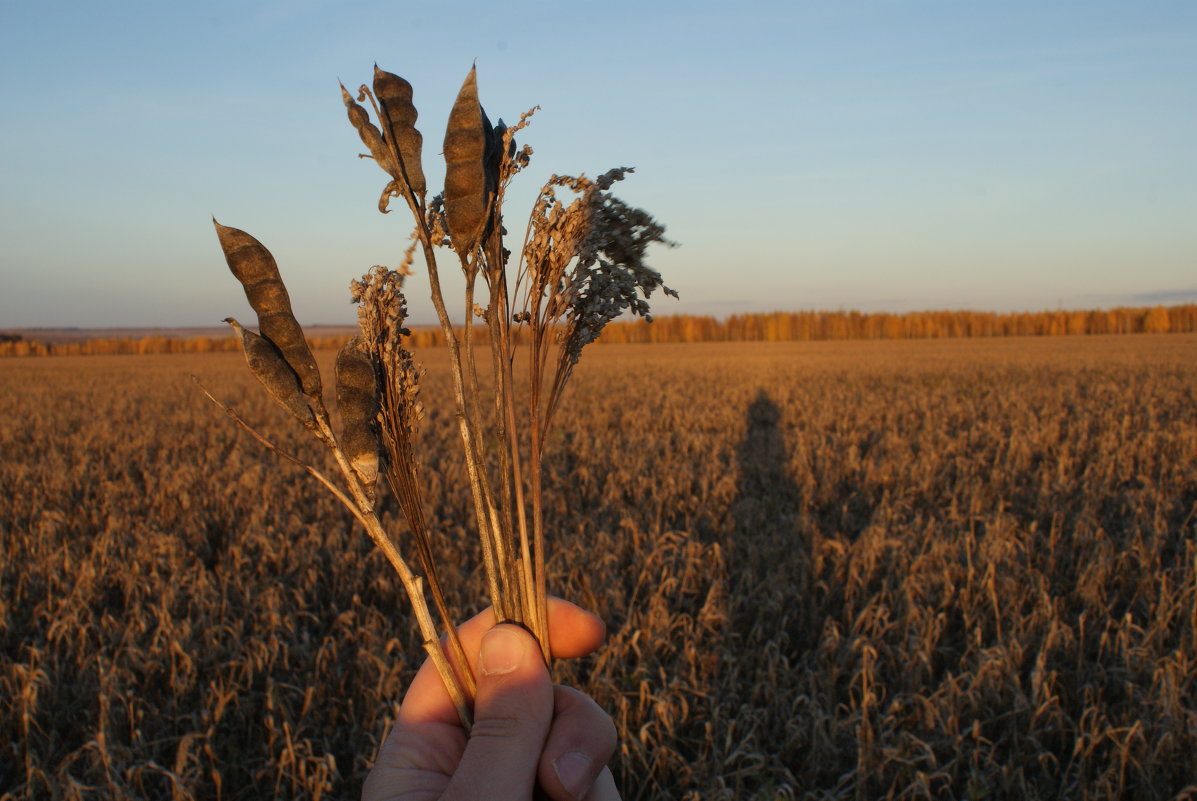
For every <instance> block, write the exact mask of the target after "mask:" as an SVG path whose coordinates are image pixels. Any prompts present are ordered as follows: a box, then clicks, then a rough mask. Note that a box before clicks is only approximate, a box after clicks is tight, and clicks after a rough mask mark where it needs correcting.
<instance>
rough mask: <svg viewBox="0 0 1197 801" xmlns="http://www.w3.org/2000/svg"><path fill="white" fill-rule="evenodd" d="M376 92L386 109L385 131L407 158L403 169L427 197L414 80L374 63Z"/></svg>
mask: <svg viewBox="0 0 1197 801" xmlns="http://www.w3.org/2000/svg"><path fill="white" fill-rule="evenodd" d="M374 96H375V97H377V98H378V106H379V108H380V109H381V111H382V118H381V119H380V120H379V123H380V124H381V126H382V132H383V134H384V135H385V136H386V137H387V138H388V139H390V141H392V142H394V143H395V148H396V149H397V150H398V151H399V156H400V157H401V158H402V159H403V170H404V172H406V173H407V182H408V185H409V186H410V187H411V191H412V193H413V194H415V195H418V196H420V197H423V196H424V195H425V194H427V192H428V186H427V184H426V183H425V181H424V167H423V165H422V164H421V163H420V153H421V151H422V150H423V149H424V137H423V135H421V134H420V132H419V131H417V130H416V117H418V116H419V113H418V112H417V111H416V107H415V106H414V105H413V104H412V102H411V98H412V88H411V84H410V83H408V82H407V81H405V80H403V79H402V78H400V77H399V76H398V75H395V74H393V73H390V72H385V71H384V70H380V69H379V68H378V65H377V64H375V65H374Z"/></svg>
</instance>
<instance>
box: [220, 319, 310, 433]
mask: <svg viewBox="0 0 1197 801" xmlns="http://www.w3.org/2000/svg"><path fill="white" fill-rule="evenodd" d="M225 322H226V323H228V324H229V325H230V326H232V328H233V331H235V332H236V333H237V336H238V337H240V338H241V350H242V351H243V352H244V353H245V361H246V363H247V364H249V369H250V372H252V373H253V374H254V376H256V377H257V379H258V380H259V381H261V382H262V386H264V387H266V391H267V392H269V393H270V397H272V398H274V399H275V400H276V401H278V404H279V405H280V406H282V407H283V408H284V409H286V410H287V411H289V412H290V413H291V414H293V415H295V417H296V419H298V420H299V422H301V423H303V425H304V426H305V427H307V428H310V429H315V427H316V420H315V418H314V417H313V416H312V410H311V408H309V407H308V404H307V402H306V401H305V400H304V398H303V391H302V390H301V389H300V385H299V376H297V375H296V374H295V371H294V370H292V369H291V366H290V365H289V364H287V361H286V360H285V359H284V358H283V354H282V353H281V352H280V351H279V349H278V348H277V347H275V345H274V343H273V342H271V341H270V340H269V339H267V338H266V337H263V336H259V335H258V334H255V333H254V332H253V331H249V330H247V329H245V328H243V327H242V326H241V323H239V322H237V321H236V320H234V319H233V318H232V317H226V318H225Z"/></svg>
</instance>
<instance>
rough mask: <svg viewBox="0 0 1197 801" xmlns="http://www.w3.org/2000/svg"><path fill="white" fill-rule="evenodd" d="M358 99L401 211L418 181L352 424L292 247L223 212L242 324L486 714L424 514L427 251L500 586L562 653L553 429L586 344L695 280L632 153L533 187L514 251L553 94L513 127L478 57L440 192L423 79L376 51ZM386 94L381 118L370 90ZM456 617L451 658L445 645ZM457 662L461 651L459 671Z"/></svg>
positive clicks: (359, 352)
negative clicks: (395, 519) (554, 588)
mask: <svg viewBox="0 0 1197 801" xmlns="http://www.w3.org/2000/svg"><path fill="white" fill-rule="evenodd" d="M341 97H342V100H343V101H344V104H345V107H346V109H347V110H348V116H349V121H350V123H351V124H352V125H353V127H354V128H355V129H356V130H357V133H358V135H359V136H360V137H361V140H362V142H363V143H364V144H365V146H366V147H367V149H368V150H369V153H366V154H362V157H364V158H369V159H373V160H374V162H375V163H377V164H378V166H379V167H381V168H382V170H383V171H384V172H386V173H387V175H388V177H389V180H388V182H387V184H386V186H385V188H384V189H383V192H382V196H381V197H380V199H379V204H378V206H379V210H380V211H381V212H383V213H387V212H388V206H389V205H390V202H391V201H392V200H393V199H396V198H401V199H402V200H403V202H405V203H406V204H407V207H408V209H409V210H410V211H411V213H412V216H413V218H414V220H415V230H414V232H413V233H412V235H411V238H412V244H411V246H410V247H409V248H408V249H407V251H406V254H405V257H404V260H403V263H402V264H401V265H400V267H399V268H398V269H396V270H392V269H388V268H385V267H380V266H376V267H374V268H373V269H372V270H371V271H370V272H368V273H366V274H365V275H364V276H362V278H361V279H360V280H356V281H353V282H352V284H351V292H352V295H353V300H354V301H355V302H356V303H357V305H358V317H359V325H360V333H359V334H358V335H357V336H356V337H355V338H354V339H352V340H351V341H350V342H349V343H347V344H346V345H345V346H344V348H342V350H341V351H340V353H339V354H338V356H337V360H336V400H337V407H338V410H339V412H340V418H341V425H340V429H339V430H336V429H335V428H334V426H333V423H332V418H331V417H330V415H329V413H328V410H327V409H326V408H325V405H324V401H323V393H322V383H321V376H320V372H319V369H318V368H317V366H316V362H315V360H314V359H313V357H312V353H311V350H310V349H309V347H308V343H307V341H306V339H305V337H304V333H303V330H302V328H301V327H300V325H299V323H298V322H297V321H296V319H295V316H294V314H293V313H292V310H291V303H290V299H289V297H288V294H287V290H286V287H285V286H284V284H283V281H282V278H281V276H280V274H279V270H278V266H277V265H276V263H275V261H274V258H273V257H272V256H271V254H270V253H269V251H268V250H267V249H266V248H265V247H263V246H262V244H261V243H259V242H258V241H257V240H256V239H254V238H253V237H252V236H250V235H249V234H247V233H245V232H244V231H240V230H238V229H235V228H229V227H226V226H223V225H221V224H220V223H215V224H216V232H217V235H218V236H219V239H220V245H221V248H222V249H223V250H224V254H225V258H226V259H227V261H228V264H229V268H230V269H231V270H232V271H233V274H234V275H235V276H236V278H237V280H238V281H240V282H241V284H242V286H243V287H244V289H245V293H246V296H247V298H248V299H249V302H250V305H251V306H252V307H253V309H254V311H255V312H256V313H257V315H258V329H259V331H258V333H254V332H253V331H250V330H248V329H246V328H244V327H242V326H241V325H240V324H239V323H238V322H237V321H236V320H234V319H232V318H229V319H228V320H227V322H228V323H229V324H230V325H231V326H232V327H233V329H234V331H235V332H236V333H237V335H238V336H239V337H240V338H241V344H242V347H243V350H244V352H245V357H246V361H247V362H248V364H249V367H250V370H251V371H252V372H253V374H254V375H255V376H256V377H257V378H258V379H259V381H261V383H262V385H263V386H264V387H265V388H266V390H267V391H268V392H269V394H270V395H271V397H272V398H274V400H275V401H277V402H278V403H279V405H281V406H282V407H283V408H285V409H286V410H287V411H288V412H289V413H290V414H291V415H293V416H294V417H295V418H296V419H297V420H298V421H299V423H300V424H301V425H302V426H303V427H304V428H306V429H307V430H308V431H310V432H311V434H312V435H313V436H315V437H316V438H317V439H318V440H319V441H320V442H322V443H323V444H324V445H325V446H327V448H328V450H329V451H330V452H331V454H332V456H333V458H334V460H335V462H336V465H337V468H338V472H339V474H340V475H339V479H340V480H339V481H337V480H334V479H333V478H330V477H329V476H327V475H325V474H324V473H323V472H321V471H320V470H318V469H317V468H316V467H314V466H313V465H311V464H309V463H307V462H304V461H302V460H300V459H298V458H296V457H294V456H290V455H288V454H283V455H284V456H285V457H286V458H288V459H290V460H291V461H293V462H295V463H296V464H299V465H300V466H301V467H303V468H304V469H305V470H306V471H307V472H309V473H310V474H312V475H313V476H314V477H315V478H316V479H318V480H319V481H320V482H321V483H322V484H324V486H325V487H327V488H328V490H329V491H330V492H332V493H333V494H334V495H335V496H336V498H337V499H338V500H339V501H340V502H341V503H342V504H344V505H345V507H346V508H348V509H349V511H350V512H352V514H353V515H354V517H355V518H356V519H357V520H358V521H359V522H360V523H361V524H362V526H363V527H364V528H365V529H366V532H367V533H368V534H369V535H370V537H371V538H372V539H373V540H374V542H375V543H376V544H377V545H378V547H379V548H380V549H382V552H383V553H384V554H385V556H386V557H387V559H388V560H389V561H390V563H391V565H392V566H393V567H394V569H395V570H396V572H397V573H398V575H399V577H400V579H401V580H402V582H403V585H404V587H405V589H406V591H407V594H408V596H409V598H410V600H411V604H412V607H413V609H414V612H415V615H416V618H417V620H418V623H419V627H420V632H421V635H422V637H423V646H424V649H425V650H426V651H427V653H428V654H429V656H430V657H431V658H432V660H433V662H434V663H435V665H436V667H437V669H438V671H439V672H440V674H441V677H442V679H443V680H444V682H445V685H446V687H447V688H448V690H449V692H450V695H451V696H452V697H453V700H454V703H455V704H456V706H457V709H458V713H459V715H460V716H461V719H462V723H463V725H465V726H466V728H467V729H468V728H469V724H470V701H471V697H472V693H473V690H474V688H473V686H472V675H471V672H470V670H469V669H468V663H467V662H466V658H465V654H464V653H463V652H462V647H461V643H460V642H459V641H458V640H457V637H456V633H455V628H454V618H453V615H452V613H451V611H450V610H449V609H448V607H447V604H446V602H445V598H444V592H443V591H442V588H441V583H440V580H439V579H438V576H437V555H436V550H435V543H434V532H432V531H430V530H429V525H428V522H427V519H426V517H425V514H424V498H423V497H422V489H421V488H422V486H423V481H422V480H421V476H420V470H421V467H420V459H419V444H418V436H417V434H418V425H419V422H420V418H421V416H422V408H421V405H420V402H419V399H418V395H419V386H418V379H419V369H418V368H417V367H416V365H415V363H414V362H413V358H412V354H411V353H410V351H409V350H408V348H407V347H406V346H405V338H406V336H407V335H408V331H407V330H406V329H405V328H404V322H405V318H406V315H407V301H406V298H405V297H404V294H403V279H404V276H405V275H408V274H410V267H411V264H412V262H413V260H414V254H415V252H416V250H417V249H419V251H420V253H421V254H422V256H423V260H424V264H425V267H426V269H427V271H428V278H429V283H430V285H431V294H432V304H433V306H434V308H435V310H436V314H437V317H438V319H439V322H440V325H441V328H442V329H443V332H444V337H445V340H446V343H447V347H448V352H449V359H450V363H451V366H452V376H453V390H454V398H455V404H456V417H457V420H458V427H459V433H460V437H461V445H462V448H463V451H464V456H465V464H466V468H467V474H468V477H469V483H470V492H471V495H472V498H473V505H474V518H475V525H476V527H477V531H478V536H479V538H480V541H481V552H482V558H483V563H484V567H485V572H486V591H487V594H488V596H489V600H490V603H491V605H492V606H493V607H494V611H495V615H496V618H497V619H498V620H499V621H508V622H514V623H519V624H521V625H524V626H526V627H527V628H528V629H529V630H531V631H532V632H533V634H535V635H536V638H537V640H538V641H539V642H540V645H541V648H542V650H543V652H544V656H545V659H546V660H549V659H551V657H552V655H551V653H550V651H549V640H548V630H547V626H548V623H547V598H546V589H545V549H546V544H545V539H546V536H545V529H546V522H545V519H544V507H545V502H544V492H543V487H542V482H541V473H542V462H543V459H544V446H545V441H546V434H547V432H548V430H549V426H550V424H551V421H552V419H553V414H554V412H555V411H556V409H557V406H558V403H559V401H560V399H561V394H562V391H563V390H564V388H565V386H566V384H567V382H568V381H569V378H570V374H571V372H572V371H573V368H574V366H575V365H576V364H577V362H578V359H579V357H580V355H581V352H582V349H583V348H585V346H586V345H588V344H590V343H591V342H593V341H594V340H595V339H597V338H598V336H599V334H600V332H601V331H602V329H603V327H604V326H605V325H606V324H607V323H608V322H610V321H611V320H613V319H615V318H616V317H618V316H620V315H621V314H624V313H625V312H630V313H631V314H633V315H640V316H643V317H645V318H647V319H649V320H651V319H652V318H651V317H650V315H649V305H648V302H647V299H648V297H649V296H650V295H651V294H652V292H653V291H654V290H657V289H661V290H663V291H664V292H666V293H667V294H671V295H674V296H675V297H676V293H674V292H673V291H672V290H671V289H669V288H668V287H666V286H665V285H664V284H663V283H662V281H661V276H660V275H659V274H658V273H657V272H656V271H654V270H653V269H651V268H650V267H648V266H647V265H646V264H645V261H644V257H645V251H646V250H647V248H648V246H649V245H651V244H653V243H662V244H668V242H667V241H666V240H665V238H664V228H663V227H662V226H661V225H660V224H658V223H657V222H656V221H655V220H654V219H653V218H652V216H650V215H649V214H648V213H646V212H644V211H642V210H640V209H636V208H632V207H629V206H627V205H625V204H624V203H623V202H622V201H620V200H619V199H618V198H616V197H614V196H613V195H612V194H611V193H610V192H609V191H608V190H609V189H610V188H611V186H612V185H613V184H614V183H615V182H616V181H621V180H623V179H624V177H625V176H626V175H627V174H628V173H629V172H631V169H630V168H626V167H620V168H618V169H614V170H611V171H609V172H607V173H605V174H604V175H602V176H600V177H598V178H595V179H589V178H585V177H569V176H557V175H554V176H553V177H552V178H550V179H549V181H548V182H547V183H546V184H545V185H544V187H543V188H542V189H541V191H540V194H539V196H538V197H537V199H536V201H535V203H534V205H533V208H532V212H531V215H530V217H529V220H528V223H527V226H526V229H525V233H524V238H523V242H522V244H521V246H520V250H519V257H518V259H517V260H516V265H515V266H514V267H509V264H508V262H509V259H510V256H511V255H512V254H511V251H509V250H508V249H507V248H506V247H505V245H504V241H503V237H504V235H505V234H506V229H505V228H504V216H503V206H504V197H505V193H506V190H507V187H508V185H509V183H510V181H511V180H512V178H513V177H514V176H515V175H516V174H517V173H519V172H520V171H521V170H523V169H524V168H525V167H526V166H527V165H528V163H529V160H530V158H531V154H532V150H531V148H530V147H528V146H527V145H524V146H522V147H519V146H517V145H516V141H515V134H516V133H517V132H518V131H520V130H522V129H523V128H524V127H525V126H526V125H527V124H528V122H529V119H530V117H531V115H532V113H533V112H534V111H535V109H533V110H531V111H528V112H527V113H525V114H523V115H521V117H520V120H519V122H518V123H516V124H515V125H513V126H511V127H508V126H507V125H506V124H504V122H503V121H502V120H499V122H498V123H497V124H495V125H492V124H491V122H490V120H489V119H488V118H487V116H486V113H485V112H484V111H483V109H482V106H481V105H480V103H479V101H478V89H477V80H476V73H475V70H474V69H471V70H470V73H469V75H468V76H467V77H466V80H465V82H464V84H463V85H462V87H461V91H460V92H459V94H458V96H457V100H456V102H455V103H454V105H453V109H452V111H451V113H450V116H449V122H448V128H447V130H446V133H445V140H444V156H445V189H444V192H443V193H442V194H438V195H436V196H435V197H433V198H431V199H428V197H427V186H426V181H425V178H424V170H423V165H422V163H421V150H422V144H423V138H422V136H421V134H420V132H419V131H418V130H416V128H415V122H416V119H417V112H416V108H415V106H414V105H413V104H412V87H411V84H409V83H408V82H407V81H405V80H404V79H403V78H400V77H399V76H397V75H393V74H391V73H388V72H384V71H383V70H380V69H379V68H378V67H377V66H376V67H375V68H374V82H373V87H372V88H371V87H369V86H365V85H363V86H361V87H360V89H359V91H358V94H357V95H356V99H355V96H354V95H352V94H350V92H349V91H348V90H346V89H345V87H344V85H342V86H341ZM367 100H368V101H369V103H370V106H371V107H372V109H373V111H374V116H373V119H374V120H375V121H376V122H377V124H375V122H372V121H371V115H370V113H369V111H367V109H366V108H365V107H364V106H363V105H361V103H364V102H366V101H367ZM442 248H449V249H450V250H451V252H452V254H453V256H454V257H456V261H457V264H458V267H459V268H460V270H461V271H462V273H463V275H464V276H465V294H464V298H463V302H462V306H461V309H462V312H463V315H464V317H463V320H464V323H463V324H462V325H461V326H460V327H457V326H454V324H453V322H452V319H451V317H450V312H449V308H448V306H447V305H446V301H445V298H444V296H443V294H442V291H441V279H440V272H439V264H438V256H440V255H441V254H443V252H444V251H443V250H441V249H442ZM476 318H477V320H479V321H480V322H475V319H476ZM479 327H480V328H479ZM521 343H526V345H522V344H521ZM521 346H526V347H527V349H528V355H527V359H526V368H525V367H523V362H521V371H522V370H524V369H526V373H521V374H518V375H517V370H516V360H515V356H516V351H517V349H518V347H521ZM480 350H483V352H482V353H480V352H479V351H480ZM487 370H489V372H490V381H489V382H486V383H484V382H483V380H482V379H481V378H480V375H481V374H484V373H485V372H486V371H487ZM209 397H212V396H211V395H209ZM213 400H214V401H216V399H215V398H213ZM216 402H217V403H220V402H219V401H216ZM221 406H222V407H223V408H224V409H225V411H226V412H227V413H228V414H229V415H230V416H232V417H233V418H234V419H235V420H236V421H237V422H238V423H239V424H241V425H242V426H243V427H245V428H246V429H247V430H249V431H250V432H251V433H252V434H253V435H254V436H255V437H257V438H258V439H259V440H260V441H262V442H263V443H264V444H266V445H268V446H269V447H271V448H274V449H275V450H276V451H279V449H278V448H276V447H275V446H274V445H273V444H272V443H270V442H269V441H267V440H266V439H265V438H264V437H262V436H261V435H260V434H258V433H257V432H256V431H254V429H253V428H252V427H251V426H250V425H249V424H248V423H247V422H246V421H245V420H243V419H242V418H241V417H240V416H238V415H237V414H236V413H235V412H234V411H232V410H231V409H229V408H228V407H227V406H224V405H223V404H221ZM279 452H280V453H282V451H279ZM380 476H381V477H383V478H384V479H385V484H386V486H387V487H389V488H390V490H391V492H392V494H393V495H394V496H395V498H396V499H397V502H398V505H399V507H400V509H401V510H402V512H403V515H404V517H405V518H406V521H407V525H408V529H409V530H410V542H400V541H399V540H400V538H399V537H397V536H394V534H393V533H392V532H388V531H387V530H386V529H385V528H384V526H383V524H382V521H381V518H380V516H379V514H378V512H377V511H376V508H377V507H376V502H377V492H378V483H379V478H380ZM401 549H402V550H401ZM405 550H411V551H414V553H415V558H416V562H415V566H414V567H413V566H412V565H411V563H409V561H408V560H407V558H406V557H405V556H404V555H403V552H402V551H405ZM426 588H427V592H428V595H430V596H431V599H432V605H433V607H434V608H435V613H436V615H437V616H438V617H439V619H440V622H439V628H438V624H437V622H436V621H435V620H434V617H433V610H432V609H430V607H429V605H428V601H427V599H426V597H425V589H426ZM442 630H443V631H444V632H445V633H446V635H447V642H448V651H449V655H448V656H446V654H445V653H444V651H443V650H442V648H441V647H440V646H439V634H440V631H442ZM451 661H452V662H456V663H457V665H458V666H459V668H461V669H458V670H454V669H453V666H452V665H451Z"/></svg>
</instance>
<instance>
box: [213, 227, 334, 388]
mask: <svg viewBox="0 0 1197 801" xmlns="http://www.w3.org/2000/svg"><path fill="white" fill-rule="evenodd" d="M212 224H213V225H215V226H216V235H217V236H218V237H219V238H220V247H221V249H222V250H223V251H224V258H225V261H227V262H228V265H229V269H230V270H232V271H233V275H234V276H236V277H237V280H238V281H240V282H241V286H242V287H243V288H244V289H245V297H246V298H247V299H248V300H249V305H250V306H252V307H253V310H254V311H255V312H257V313H258V330H259V331H261V332H262V336H264V337H266V338H267V339H269V340H270V341H271V342H272V343H274V345H275V346H276V347H277V348H278V349H279V351H281V352H282V355H283V358H284V359H286V361H287V364H289V365H290V366H291V369H292V370H294V371H295V374H296V375H297V376H298V377H299V383H300V385H301V386H302V387H303V393H304V394H305V395H307V396H308V397H309V398H312V399H313V400H315V401H317V402H318V403H319V402H322V401H321V394H320V393H321V386H320V368H318V367H317V366H316V360H315V359H314V358H313V357H312V351H311V348H309V347H308V342H307V339H306V338H305V337H304V334H303V328H301V327H300V325H299V321H298V320H296V319H295V315H294V314H292V312H291V298H290V296H289V295H288V294H287V287H286V286H285V285H284V284H283V279H282V277H281V276H280V275H279V272H278V265H277V264H276V263H275V261H274V256H272V255H270V251H269V250H267V249H266V248H265V247H263V245H262V243H261V242H259V241H258V240H256V239H254V238H253V237H252V236H250V235H249V234H247V233H245V232H244V231H242V230H239V229H237V228H229V227H227V226H224V225H221V224H220V223H218V222H216V220H212Z"/></svg>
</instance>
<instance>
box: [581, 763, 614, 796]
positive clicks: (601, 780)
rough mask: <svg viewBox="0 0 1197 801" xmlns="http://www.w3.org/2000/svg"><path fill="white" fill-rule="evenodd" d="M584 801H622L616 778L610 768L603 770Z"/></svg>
mask: <svg viewBox="0 0 1197 801" xmlns="http://www.w3.org/2000/svg"><path fill="white" fill-rule="evenodd" d="M583 801H620V798H619V788H617V787H616V786H615V777H614V776H612V775H611V769H610V768H603V771H602V773H600V774H599V777H598V780H596V781H595V783H594V786H593V787H591V788H590V792H589V793H587V794H586V798H585V799H583Z"/></svg>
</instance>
